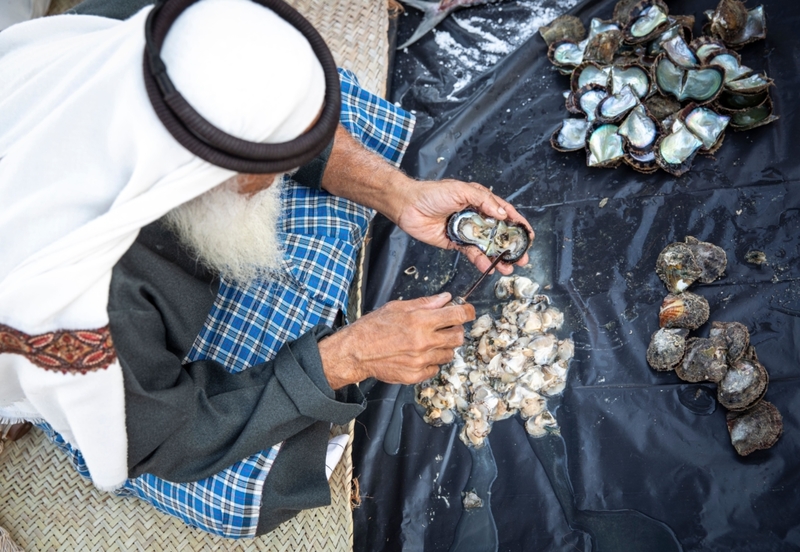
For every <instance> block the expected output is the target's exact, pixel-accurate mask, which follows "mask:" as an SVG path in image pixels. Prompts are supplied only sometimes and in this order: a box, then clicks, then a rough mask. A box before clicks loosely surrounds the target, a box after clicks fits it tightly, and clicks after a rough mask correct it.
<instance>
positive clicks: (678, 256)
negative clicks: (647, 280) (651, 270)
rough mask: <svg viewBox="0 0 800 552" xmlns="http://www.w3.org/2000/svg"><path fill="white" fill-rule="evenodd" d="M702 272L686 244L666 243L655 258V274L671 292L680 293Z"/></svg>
mask: <svg viewBox="0 0 800 552" xmlns="http://www.w3.org/2000/svg"><path fill="white" fill-rule="evenodd" d="M702 273H703V270H702V268H701V267H700V265H699V264H698V263H697V258H696V257H695V255H694V252H693V251H692V249H691V247H690V246H689V245H688V244H685V243H680V242H675V243H671V244H669V245H667V246H666V247H665V248H664V249H663V250H662V251H661V253H659V255H658V259H656V274H658V277H659V278H661V281H662V282H664V284H666V286H667V289H668V290H669V291H670V292H672V293H681V292H682V291H684V290H685V289H686V288H688V287H689V286H691V285H692V284H693V283H694V281H695V280H697V279H698V278H699V277H700V275H701V274H702Z"/></svg>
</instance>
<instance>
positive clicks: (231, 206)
mask: <svg viewBox="0 0 800 552" xmlns="http://www.w3.org/2000/svg"><path fill="white" fill-rule="evenodd" d="M282 180H283V175H282V174H281V175H278V176H276V177H275V181H274V182H273V184H272V185H271V186H270V187H269V188H267V189H266V190H263V191H261V192H258V193H256V194H254V195H250V196H248V195H243V194H240V193H239V192H238V188H239V184H238V177H233V178H231V179H229V180H227V181H225V182H224V183H222V184H220V185H219V186H217V187H216V188H214V189H212V190H210V191H208V192H206V193H204V194H203V195H201V196H199V197H197V198H195V199H193V200H192V201H189V202H187V203H184V204H183V205H180V206H179V207H176V208H175V209H173V210H172V211H170V212H169V213H167V215H166V217H165V222H166V223H167V226H169V228H170V229H171V230H172V231H174V232H175V233H176V234H177V235H178V238H179V239H180V241H181V243H183V245H185V246H186V247H188V248H189V249H190V250H191V252H192V253H193V254H194V255H196V256H197V259H198V260H199V261H200V262H202V263H203V264H204V265H205V266H207V267H208V268H210V269H211V270H213V271H214V272H216V273H218V274H219V275H221V276H223V277H224V278H225V279H227V280H229V281H232V282H236V283H238V284H241V285H248V284H250V283H252V282H253V281H255V280H256V279H259V278H264V277H267V276H269V274H270V273H273V272H275V271H277V269H278V268H279V267H280V266H281V260H282V259H283V248H282V247H281V243H280V241H279V239H278V219H279V217H280V213H281V188H282V186H281V182H282Z"/></svg>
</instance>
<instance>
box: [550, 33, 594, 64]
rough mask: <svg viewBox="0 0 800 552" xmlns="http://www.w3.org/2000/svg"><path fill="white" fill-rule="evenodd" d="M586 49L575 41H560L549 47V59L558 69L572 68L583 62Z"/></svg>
mask: <svg viewBox="0 0 800 552" xmlns="http://www.w3.org/2000/svg"><path fill="white" fill-rule="evenodd" d="M584 48H585V45H583V46H581V45H580V44H579V43H577V42H575V41H574V40H558V41H556V42H553V43H551V44H550V46H549V47H548V49H547V57H548V58H549V59H550V63H552V64H553V65H555V66H556V67H565V68H572V67H576V66H578V65H580V63H581V62H582V61H583V50H584Z"/></svg>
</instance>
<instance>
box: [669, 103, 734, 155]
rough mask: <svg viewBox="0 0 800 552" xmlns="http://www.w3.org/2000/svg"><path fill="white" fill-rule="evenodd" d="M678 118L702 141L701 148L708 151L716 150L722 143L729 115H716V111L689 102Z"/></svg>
mask: <svg viewBox="0 0 800 552" xmlns="http://www.w3.org/2000/svg"><path fill="white" fill-rule="evenodd" d="M678 118H679V119H680V120H681V121H682V122H683V125H684V126H685V127H686V128H687V129H688V130H689V131H690V132H691V133H692V134H694V135H695V136H696V137H697V138H699V139H700V141H701V142H702V143H703V145H702V149H703V150H705V151H708V152H714V151H716V150H717V149H718V148H719V146H720V145H721V144H722V138H723V133H724V132H725V127H727V126H728V122H729V121H730V119H731V118H730V117H728V116H726V115H718V114H717V113H716V112H714V111H712V110H710V109H706V108H705V107H697V106H696V105H695V104H689V105H688V106H687V107H686V108H685V109H684V110H683V111H681V112H680V114H679V115H678Z"/></svg>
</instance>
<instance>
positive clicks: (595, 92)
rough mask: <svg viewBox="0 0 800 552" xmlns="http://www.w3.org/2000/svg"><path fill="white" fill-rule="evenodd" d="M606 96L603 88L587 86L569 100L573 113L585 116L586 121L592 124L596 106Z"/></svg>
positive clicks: (593, 85) (596, 85) (592, 85)
mask: <svg viewBox="0 0 800 552" xmlns="http://www.w3.org/2000/svg"><path fill="white" fill-rule="evenodd" d="M606 96H608V92H607V91H606V89H605V88H604V87H602V86H600V85H599V84H587V85H586V86H584V87H582V88H580V89H579V90H578V91H577V92H575V93H574V94H572V95H571V98H572V103H573V104H574V106H575V111H577V112H578V113H582V114H584V115H586V120H587V121H589V122H592V121H594V119H595V116H596V113H597V104H599V103H600V102H601V101H603V99H604V98H605V97H606ZM568 101H569V100H568Z"/></svg>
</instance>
